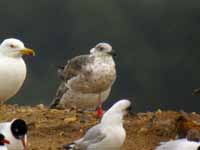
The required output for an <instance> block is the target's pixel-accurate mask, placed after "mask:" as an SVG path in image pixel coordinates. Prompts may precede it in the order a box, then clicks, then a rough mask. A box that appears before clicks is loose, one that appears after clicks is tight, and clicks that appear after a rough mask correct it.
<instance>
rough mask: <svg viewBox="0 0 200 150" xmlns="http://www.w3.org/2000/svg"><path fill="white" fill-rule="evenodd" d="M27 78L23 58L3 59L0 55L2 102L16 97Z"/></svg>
mask: <svg viewBox="0 0 200 150" xmlns="http://www.w3.org/2000/svg"><path fill="white" fill-rule="evenodd" d="M25 77H26V65H25V63H24V61H23V59H21V58H10V57H2V56H1V55H0V84H1V86H0V102H1V103H2V102H4V101H6V100H7V99H9V98H11V97H12V96H14V95H15V94H16V93H17V92H18V91H19V89H20V88H21V86H22V85H23V82H24V80H25Z"/></svg>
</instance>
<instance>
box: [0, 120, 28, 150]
mask: <svg viewBox="0 0 200 150" xmlns="http://www.w3.org/2000/svg"><path fill="white" fill-rule="evenodd" d="M27 131H28V126H27V124H26V122H25V121H24V120H22V119H15V120H13V121H11V122H3V123H0V133H2V134H3V135H4V136H5V138H6V139H7V140H9V141H10V144H9V145H6V146H7V148H8V150H27Z"/></svg>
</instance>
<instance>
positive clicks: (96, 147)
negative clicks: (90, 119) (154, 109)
mask: <svg viewBox="0 0 200 150" xmlns="http://www.w3.org/2000/svg"><path fill="white" fill-rule="evenodd" d="M130 110H131V102H130V101H129V100H120V101H118V102H117V103H115V104H114V105H113V106H112V107H111V108H110V109H109V110H108V111H107V112H106V113H105V114H104V115H103V117H102V119H101V122H100V123H99V124H97V125H95V126H93V127H92V128H90V129H89V130H88V131H87V132H86V134H85V135H84V136H83V137H82V138H81V139H79V140H77V141H74V142H73V143H71V144H68V145H66V146H64V149H65V150H119V149H120V148H121V147H122V145H123V144H124V141H125V138H126V131H125V129H124V128H123V117H124V115H126V114H127V113H128V112H129V111H130Z"/></svg>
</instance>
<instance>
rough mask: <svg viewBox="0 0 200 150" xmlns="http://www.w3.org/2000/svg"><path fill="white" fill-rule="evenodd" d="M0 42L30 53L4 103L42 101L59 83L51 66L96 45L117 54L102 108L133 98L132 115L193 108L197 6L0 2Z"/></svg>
mask: <svg viewBox="0 0 200 150" xmlns="http://www.w3.org/2000/svg"><path fill="white" fill-rule="evenodd" d="M0 20H1V21H0V40H1V41H2V40H3V39H5V38H9V37H14V38H19V39H21V40H22V41H24V43H25V45H26V46H27V47H31V48H33V49H35V50H36V52H37V57H29V58H27V57H26V58H25V60H26V63H27V65H28V76H27V80H26V82H25V84H24V86H23V88H22V90H21V91H20V92H19V93H18V94H17V96H16V97H14V98H12V100H9V103H18V104H21V105H22V104H23V105H28V104H31V105H36V104H38V103H44V104H49V103H50V102H51V100H52V98H53V97H54V95H55V92H56V89H57V87H58V85H59V83H60V81H59V79H58V77H57V74H56V66H57V65H60V64H65V63H66V62H67V60H68V59H69V58H72V57H74V56H76V55H80V54H85V53H88V52H89V49H90V48H92V47H93V46H94V45H96V44H97V43H99V42H102V41H103V42H108V43H110V44H111V45H112V46H113V48H114V49H115V50H116V51H117V54H118V57H117V58H116V59H115V60H116V64H117V72H118V78H117V81H116V82H115V84H114V86H113V90H112V93H111V95H110V97H109V99H108V101H107V103H106V105H107V106H109V105H110V104H111V103H112V102H113V101H116V100H118V99H121V98H126V97H134V105H135V110H136V111H150V110H156V109H158V108H161V109H176V110H181V109H183V110H185V111H199V104H200V97H195V96H192V95H191V93H192V90H193V89H194V88H197V87H200V1H197V0H190V1H188V0H57V1H56V0H16V1H13V0H0Z"/></svg>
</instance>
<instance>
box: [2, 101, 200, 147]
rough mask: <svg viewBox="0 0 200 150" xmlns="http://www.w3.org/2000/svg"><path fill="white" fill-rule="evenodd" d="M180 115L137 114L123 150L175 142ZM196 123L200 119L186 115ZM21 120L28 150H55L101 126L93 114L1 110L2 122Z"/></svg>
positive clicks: (127, 122)
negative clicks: (23, 123) (26, 137)
mask: <svg viewBox="0 0 200 150" xmlns="http://www.w3.org/2000/svg"><path fill="white" fill-rule="evenodd" d="M180 115H182V113H181V112H174V111H160V110H159V111H157V112H147V113H137V114H134V115H132V116H128V117H126V118H125V121H124V127H125V128H126V132H127V138H126V142H125V144H124V146H123V148H122V150H153V149H154V147H155V146H156V145H158V144H159V142H160V141H166V140H169V139H174V138H175V137H176V134H177V129H176V119H177V118H178V117H179V116H180ZM187 115H188V116H189V118H191V119H192V120H194V121H195V122H199V121H200V115H199V114H196V113H191V114H187ZM13 118H22V119H24V120H25V121H26V122H27V124H28V125H29V133H28V141H29V144H28V145H29V150H56V149H62V146H63V145H65V144H67V143H70V142H72V141H73V140H75V139H78V138H79V137H81V136H82V135H83V134H84V133H85V131H86V130H87V129H88V128H90V127H91V126H92V125H94V124H96V123H97V122H98V119H97V118H96V114H95V113H92V112H87V113H83V112H77V111H75V110H69V109H66V110H55V109H51V110H50V109H48V108H45V107H44V106H43V105H38V106H35V107H29V106H23V107H19V106H13V105H1V106H0V121H1V122H3V121H10V120H12V119H13Z"/></svg>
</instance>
